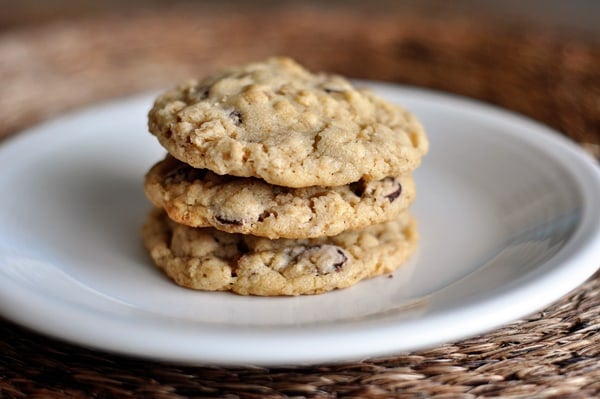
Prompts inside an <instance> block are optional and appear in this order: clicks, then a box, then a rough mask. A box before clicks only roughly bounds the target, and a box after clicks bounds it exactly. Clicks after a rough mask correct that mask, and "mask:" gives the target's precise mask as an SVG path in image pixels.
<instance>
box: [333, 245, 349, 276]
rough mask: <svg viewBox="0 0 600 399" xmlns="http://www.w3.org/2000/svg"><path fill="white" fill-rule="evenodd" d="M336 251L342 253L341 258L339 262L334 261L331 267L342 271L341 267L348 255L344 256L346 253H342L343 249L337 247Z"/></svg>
mask: <svg viewBox="0 0 600 399" xmlns="http://www.w3.org/2000/svg"><path fill="white" fill-rule="evenodd" d="M336 252H337V253H338V254H340V255H342V260H341V261H339V262H336V263H334V264H333V268H334V269H335V271H336V272H340V271H342V269H343V268H344V265H345V264H346V261H347V260H348V257H347V256H346V254H345V253H344V251H342V250H341V249H339V248H338V249H337V250H336Z"/></svg>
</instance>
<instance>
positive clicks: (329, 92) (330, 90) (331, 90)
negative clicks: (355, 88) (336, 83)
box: [323, 87, 343, 94]
mask: <svg viewBox="0 0 600 399" xmlns="http://www.w3.org/2000/svg"><path fill="white" fill-rule="evenodd" d="M323 90H325V93H328V94H331V93H343V91H342V90H339V89H332V88H330V87H325V88H323Z"/></svg>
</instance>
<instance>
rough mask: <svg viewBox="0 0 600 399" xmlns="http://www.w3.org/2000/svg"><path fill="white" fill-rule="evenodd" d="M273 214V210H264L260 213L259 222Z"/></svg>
mask: <svg viewBox="0 0 600 399" xmlns="http://www.w3.org/2000/svg"><path fill="white" fill-rule="evenodd" d="M271 215H272V213H271V212H269V211H264V212H263V213H261V214H260V215H258V221H259V222H264V220H265V219H266V218H268V217H269V216H271Z"/></svg>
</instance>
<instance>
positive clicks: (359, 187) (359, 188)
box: [350, 180, 367, 197]
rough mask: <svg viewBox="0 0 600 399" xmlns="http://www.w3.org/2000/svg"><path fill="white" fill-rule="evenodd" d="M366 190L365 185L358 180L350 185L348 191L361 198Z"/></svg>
mask: <svg viewBox="0 0 600 399" xmlns="http://www.w3.org/2000/svg"><path fill="white" fill-rule="evenodd" d="M366 189H367V183H365V182H364V181H363V180H359V181H356V182H354V183H350V190H351V191H352V192H353V193H354V195H356V196H357V197H362V196H363V194H364V193H365V190H366Z"/></svg>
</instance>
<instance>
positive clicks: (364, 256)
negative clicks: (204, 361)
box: [142, 208, 418, 296]
mask: <svg viewBox="0 0 600 399" xmlns="http://www.w3.org/2000/svg"><path fill="white" fill-rule="evenodd" d="M142 237H143V240H144V243H145V246H146V248H147V249H148V251H149V252H150V255H151V257H152V259H153V260H154V262H155V263H156V265H157V266H158V267H159V268H160V269H162V270H163V271H164V272H165V273H166V274H167V275H168V276H169V277H170V278H171V279H172V280H174V281H175V282H176V283H177V284H179V285H181V286H184V287H188V288H193V289H197V290H207V291H232V292H234V293H237V294H241V295H261V296H267V295H269V296H276V295H303V294H318V293H323V292H327V291H331V290H334V289H338V288H346V287H349V286H351V285H353V284H356V283H357V282H358V281H360V280H363V279H366V278H369V277H373V276H376V275H379V274H382V273H389V272H392V271H393V270H395V269H396V268H398V267H399V266H400V265H401V264H402V263H403V262H404V261H405V260H406V259H407V258H408V257H409V256H410V254H411V253H413V251H414V250H415V248H416V245H417V240H418V235H417V231H416V228H415V222H414V220H413V218H412V217H411V216H410V215H409V214H408V213H403V214H401V215H400V216H399V217H398V218H397V219H396V220H394V221H390V222H386V223H382V224H377V225H374V226H370V227H368V228H366V229H363V230H355V231H346V232H344V233H341V234H339V235H337V236H333V237H321V238H313V239H303V240H290V239H279V240H269V239H267V238H261V237H255V236H251V235H243V234H229V233H225V232H222V231H219V230H216V229H214V228H194V227H188V226H184V225H181V224H178V223H175V222H173V221H172V220H171V219H169V218H168V216H167V215H166V213H165V212H164V210H162V209H158V208H154V209H153V210H152V211H151V212H150V214H149V216H148V220H147V221H146V223H145V224H144V226H143V228H142Z"/></svg>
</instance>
